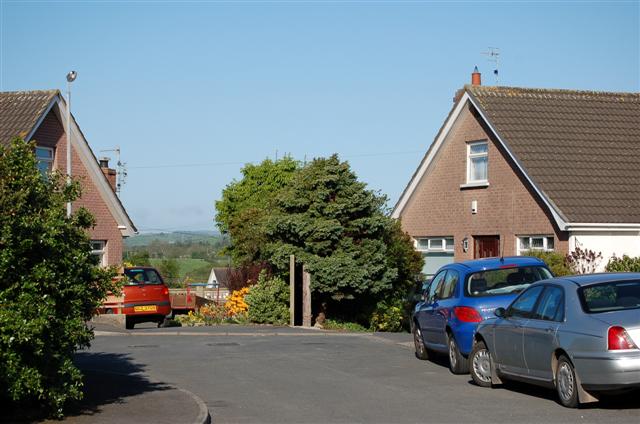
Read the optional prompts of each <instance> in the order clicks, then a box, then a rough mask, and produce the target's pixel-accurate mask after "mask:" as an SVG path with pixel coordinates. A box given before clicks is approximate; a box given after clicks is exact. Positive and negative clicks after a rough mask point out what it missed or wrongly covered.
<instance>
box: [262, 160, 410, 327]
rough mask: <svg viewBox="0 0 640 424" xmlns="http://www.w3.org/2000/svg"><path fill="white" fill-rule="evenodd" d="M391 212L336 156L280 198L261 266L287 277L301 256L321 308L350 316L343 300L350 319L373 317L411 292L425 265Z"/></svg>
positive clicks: (311, 167) (301, 175) (303, 174)
mask: <svg viewBox="0 0 640 424" xmlns="http://www.w3.org/2000/svg"><path fill="white" fill-rule="evenodd" d="M385 204H386V198H385V197H384V196H381V195H378V194H376V193H375V192H373V191H371V190H367V188H366V185H365V184H364V183H363V182H360V181H358V179H357V177H356V175H355V174H354V173H353V172H352V171H351V169H350V167H349V164H348V163H347V162H341V161H340V160H339V159H338V157H337V155H333V156H331V157H330V158H322V159H314V160H313V161H312V162H311V163H309V164H308V165H306V166H305V167H304V168H302V169H300V170H299V171H298V172H297V173H296V174H295V177H294V178H293V179H292V180H291V182H290V183H289V184H288V185H287V186H286V187H284V188H283V189H282V190H280V191H279V193H278V195H277V196H276V197H275V199H274V202H273V204H272V206H273V207H272V213H271V215H270V217H269V219H268V223H267V225H266V231H265V235H266V239H267V242H266V244H265V246H264V248H263V254H264V255H265V256H264V257H263V259H265V260H267V261H269V262H271V264H272V266H273V267H274V269H275V270H276V271H278V272H281V273H286V272H287V271H288V264H289V255H290V254H295V255H296V256H297V258H298V260H299V261H301V262H303V263H304V264H305V266H306V267H307V269H308V270H309V272H310V273H311V274H312V290H313V292H314V297H315V301H316V302H320V303H326V304H333V305H334V307H338V309H342V310H344V309H345V308H344V305H345V302H341V301H342V300H345V301H347V302H346V304H348V310H350V311H351V313H352V314H354V315H357V314H358V313H362V314H367V313H368V312H370V310H371V308H372V307H373V305H374V304H375V303H376V302H377V301H379V300H381V299H384V298H386V297H391V296H395V295H397V294H398V293H403V294H404V293H405V292H406V290H407V289H408V287H412V285H413V281H414V280H415V278H416V277H417V274H418V273H419V271H420V268H421V264H422V259H421V257H420V256H419V255H417V254H416V252H415V251H414V249H413V246H412V244H411V241H410V239H409V237H408V236H407V235H406V234H404V233H403V232H402V231H401V229H400V227H399V224H398V223H397V222H396V221H395V220H393V219H391V218H390V217H389V216H388V215H387V213H386V210H385ZM349 300H356V302H349ZM338 303H341V305H338Z"/></svg>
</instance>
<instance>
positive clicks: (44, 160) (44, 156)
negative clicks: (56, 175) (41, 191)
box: [36, 146, 53, 175]
mask: <svg viewBox="0 0 640 424" xmlns="http://www.w3.org/2000/svg"><path fill="white" fill-rule="evenodd" d="M36 160H37V161H38V169H39V170H40V173H41V174H42V175H47V174H49V173H51V171H52V170H53V149H52V148H51V147H41V146H36Z"/></svg>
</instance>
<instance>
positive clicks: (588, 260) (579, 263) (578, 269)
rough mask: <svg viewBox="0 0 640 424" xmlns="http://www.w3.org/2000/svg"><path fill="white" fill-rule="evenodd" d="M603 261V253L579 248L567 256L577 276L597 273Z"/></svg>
mask: <svg viewBox="0 0 640 424" xmlns="http://www.w3.org/2000/svg"><path fill="white" fill-rule="evenodd" d="M601 260H602V253H600V252H598V253H596V252H594V251H593V250H586V249H581V248H579V247H576V250H574V251H573V252H571V253H569V254H568V255H567V263H568V264H569V267H570V268H571V270H572V271H573V272H574V273H575V274H592V273H594V272H596V268H597V267H598V264H599V263H600V261H601Z"/></svg>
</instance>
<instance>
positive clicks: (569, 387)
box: [556, 355, 580, 408]
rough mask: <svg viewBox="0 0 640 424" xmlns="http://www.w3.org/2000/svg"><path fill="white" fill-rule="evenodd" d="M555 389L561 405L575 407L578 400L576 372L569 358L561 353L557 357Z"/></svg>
mask: <svg viewBox="0 0 640 424" xmlns="http://www.w3.org/2000/svg"><path fill="white" fill-rule="evenodd" d="M556 390H557V392H558V398H559V399H560V403H561V404H562V406H566V407H567V408H577V407H578V405H579V403H580V402H579V401H578V383H577V379H576V372H575V370H574V368H573V365H572V364H571V361H569V359H568V358H567V357H566V356H564V355H562V356H560V358H558V367H557V368H556Z"/></svg>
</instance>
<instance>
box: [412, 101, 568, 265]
mask: <svg viewBox="0 0 640 424" xmlns="http://www.w3.org/2000/svg"><path fill="white" fill-rule="evenodd" d="M490 134H491V132H490V130H489V129H488V128H487V127H486V126H485V125H484V123H483V122H482V119H481V118H479V117H478V116H477V113H476V112H475V111H474V110H473V107H472V106H470V105H467V107H465V108H464V109H463V111H462V113H461V114H460V116H459V117H458V119H457V121H456V122H455V124H454V125H453V126H452V128H451V131H450V132H449V135H448V137H447V139H446V140H445V141H444V143H443V144H442V146H441V148H440V151H439V152H438V154H437V155H436V156H435V158H434V160H433V161H432V163H431V166H430V169H428V170H427V171H426V172H425V175H424V176H423V178H422V180H421V181H420V183H419V184H418V185H417V187H416V190H415V191H414V193H413V195H412V196H411V198H410V199H409V201H408V202H407V205H406V206H405V208H404V210H403V211H402V212H401V214H400V217H401V219H402V226H403V228H404V230H405V231H407V232H408V233H409V234H410V235H411V236H412V237H426V236H453V237H454V245H455V260H466V259H472V258H473V237H474V236H481V235H500V239H501V243H503V249H504V254H505V256H506V255H515V254H516V236H517V235H549V236H554V244H555V250H557V251H560V252H562V253H567V252H568V234H567V233H566V232H563V231H559V230H558V229H557V227H556V226H555V224H554V223H553V219H552V217H551V214H550V213H549V212H548V211H547V210H546V207H545V206H544V205H543V204H542V202H541V201H539V199H538V197H537V194H535V193H534V191H533V189H532V188H531V187H530V186H529V185H528V183H526V181H525V180H524V179H523V178H522V177H521V176H520V173H519V171H517V170H516V169H515V165H513V164H512V163H511V162H510V161H508V160H507V156H506V152H504V151H503V149H502V148H501V147H500V146H499V142H498V141H497V140H495V139H494V138H493V137H491V136H490ZM479 140H489V152H488V157H489V159H488V160H489V164H488V181H489V184H490V185H489V186H488V187H485V188H467V189H464V188H461V187H460V185H461V184H465V183H466V172H467V142H469V141H479ZM472 200H476V201H477V202H478V212H477V214H475V215H474V214H472V213H471V202H472ZM465 237H467V238H468V239H469V249H468V251H467V252H464V251H463V248H462V240H463V239H464V238H465Z"/></svg>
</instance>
